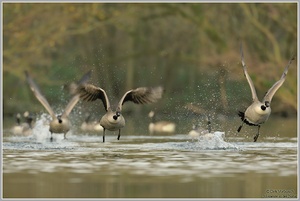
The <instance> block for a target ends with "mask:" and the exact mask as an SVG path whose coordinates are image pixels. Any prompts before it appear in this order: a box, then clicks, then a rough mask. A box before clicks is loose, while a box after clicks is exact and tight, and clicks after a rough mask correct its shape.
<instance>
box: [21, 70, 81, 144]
mask: <svg viewBox="0 0 300 201" xmlns="http://www.w3.org/2000/svg"><path fill="white" fill-rule="evenodd" d="M25 76H26V80H27V82H28V84H29V86H30V89H31V90H32V92H33V93H34V95H35V97H36V98H37V99H38V100H39V101H40V103H41V104H42V105H43V106H44V107H45V109H46V110H47V111H48V112H49V114H50V115H51V117H52V120H51V122H50V128H49V131H50V133H51V137H50V141H51V142H52V141H53V137H52V134H53V133H64V139H66V134H67V132H68V131H69V130H70V127H71V123H70V121H69V119H68V116H69V114H70V112H71V111H72V109H73V108H74V106H75V105H76V103H77V102H78V101H79V100H80V99H79V95H78V94H76V95H74V96H73V97H72V98H71V100H70V102H69V103H68V105H67V106H66V108H65V110H64V112H63V113H62V114H59V115H55V113H54V111H53V110H52V108H51V106H50V105H49V103H48V101H47V100H46V98H45V97H44V96H43V95H42V94H41V92H40V90H39V88H38V86H37V85H36V83H35V82H34V81H33V79H32V78H31V77H30V75H29V73H28V72H27V71H25Z"/></svg>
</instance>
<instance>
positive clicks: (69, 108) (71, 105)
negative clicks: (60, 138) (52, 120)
mask: <svg viewBox="0 0 300 201" xmlns="http://www.w3.org/2000/svg"><path fill="white" fill-rule="evenodd" d="M79 100H80V97H79V95H78V94H76V95H75V96H73V98H72V99H71V100H70V101H69V103H68V105H67V106H66V108H65V110H64V113H63V114H62V117H68V115H69V114H70V112H71V111H72V109H73V108H74V106H75V105H76V104H77V103H78V101H79Z"/></svg>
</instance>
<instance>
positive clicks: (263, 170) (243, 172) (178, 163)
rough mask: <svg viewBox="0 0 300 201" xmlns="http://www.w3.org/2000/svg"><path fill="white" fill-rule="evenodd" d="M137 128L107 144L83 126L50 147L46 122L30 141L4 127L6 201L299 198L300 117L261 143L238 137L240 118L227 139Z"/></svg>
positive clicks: (274, 126)
mask: <svg viewBox="0 0 300 201" xmlns="http://www.w3.org/2000/svg"><path fill="white" fill-rule="evenodd" d="M134 122H135V120H134V119H129V120H128V119H127V125H126V127H125V128H124V129H123V130H122V135H121V138H120V140H119V141H118V140H117V139H116V138H117V132H116V133H114V132H110V131H108V132H107V134H106V142H105V143H102V133H100V134H95V133H83V132H82V131H80V130H79V129H78V128H76V127H75V128H74V129H73V130H72V131H71V132H70V133H68V135H67V137H68V139H67V140H63V135H60V134H58V135H54V137H55V139H54V142H50V141H49V132H48V127H47V126H46V125H43V124H40V121H38V122H37V124H36V126H35V128H34V129H33V135H32V136H28V137H23V136H22V137H20V136H14V135H12V134H11V133H10V131H9V129H4V132H3V144H2V146H3V191H2V192H3V193H2V196H3V198H262V197H273V198H274V197H276V198H287V197H292V198H296V197H298V186H297V185H298V184H297V183H298V182H297V166H298V164H297V159H298V158H297V150H298V138H297V120H296V119H280V118H273V117H272V118H270V120H269V121H268V122H267V123H266V124H265V125H263V126H262V127H261V136H260V137H259V138H258V141H257V142H255V143H254V142H252V139H253V137H254V134H255V133H256V130H257V129H256V127H249V126H245V127H244V128H243V130H242V131H241V133H239V134H237V133H236V129H237V127H238V126H239V125H240V121H237V120H230V119H229V120H228V121H226V123H223V124H222V123H220V124H218V128H219V129H218V130H219V131H224V132H225V138H224V139H223V138H220V137H219V135H217V134H218V133H216V135H215V137H213V138H210V139H202V138H201V139H192V138H191V137H189V136H188V135H187V133H188V131H189V130H190V129H189V127H190V123H189V121H186V122H183V123H182V124H185V125H187V126H186V127H184V126H180V125H178V126H180V127H179V128H178V134H174V135H152V136H151V135H149V134H148V132H147V130H145V129H147V125H146V124H143V125H140V126H137V125H133V123H134ZM135 123H136V122H135ZM222 127H223V128H224V129H220V128H222ZM133 130H134V131H133ZM141 130H143V131H141ZM184 130H185V131H184ZM130 133H132V134H130Z"/></svg>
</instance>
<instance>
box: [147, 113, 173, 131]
mask: <svg viewBox="0 0 300 201" xmlns="http://www.w3.org/2000/svg"><path fill="white" fill-rule="evenodd" d="M148 116H149V117H150V118H151V122H150V124H149V127H148V129H149V132H150V134H151V135H152V134H153V133H167V134H172V133H175V129H176V124H175V123H173V122H170V121H155V112H154V111H150V112H149V114H148Z"/></svg>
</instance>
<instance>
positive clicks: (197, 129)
mask: <svg viewBox="0 0 300 201" xmlns="http://www.w3.org/2000/svg"><path fill="white" fill-rule="evenodd" d="M206 134H211V120H210V117H207V129H205V128H203V127H202V126H201V125H200V124H199V123H198V124H194V125H193V129H192V130H191V131H190V132H189V133H188V135H189V136H190V137H192V138H198V137H199V136H200V135H206Z"/></svg>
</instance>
